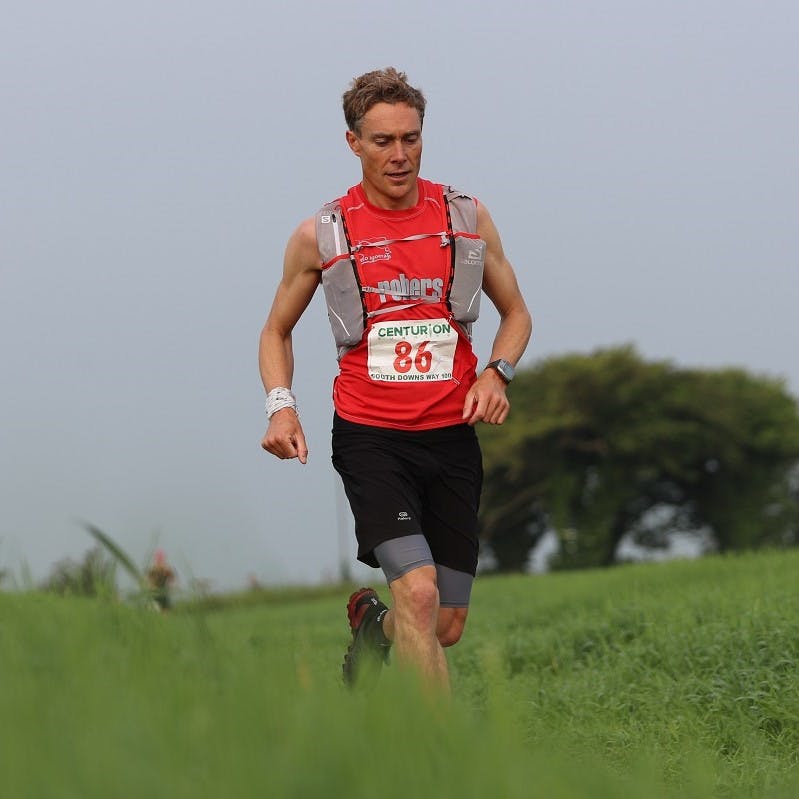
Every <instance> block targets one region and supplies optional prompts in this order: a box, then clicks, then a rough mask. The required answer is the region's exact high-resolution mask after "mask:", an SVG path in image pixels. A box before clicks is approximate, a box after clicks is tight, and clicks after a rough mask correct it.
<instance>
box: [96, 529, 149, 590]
mask: <svg viewBox="0 0 799 799" xmlns="http://www.w3.org/2000/svg"><path fill="white" fill-rule="evenodd" d="M83 527H84V529H85V530H86V532H87V533H89V535H91V536H93V537H94V538H95V539H96V540H97V541H98V542H99V543H100V544H102V545H103V546H104V547H105V548H106V549H107V550H108V551H109V552H110V553H111V554H112V555H113V556H114V558H115V559H116V560H117V562H118V563H120V564H121V565H122V566H123V568H124V569H125V571H127V573H128V574H129V575H130V576H131V577H132V578H133V579H134V580H135V581H136V583H137V584H138V585H139V587H141V588H146V586H147V580H146V578H145V576H144V574H142V572H141V569H139V567H138V566H136V564H135V563H134V562H133V559H132V558H131V557H130V555H128V553H127V552H125V550H124V549H122V547H121V546H119V544H117V542H116V541H114V539H113V538H111V536H110V535H108V534H107V533H104V532H103V531H102V530H101V529H100V528H99V527H95V526H94V525H93V524H90V523H89V522H84V523H83Z"/></svg>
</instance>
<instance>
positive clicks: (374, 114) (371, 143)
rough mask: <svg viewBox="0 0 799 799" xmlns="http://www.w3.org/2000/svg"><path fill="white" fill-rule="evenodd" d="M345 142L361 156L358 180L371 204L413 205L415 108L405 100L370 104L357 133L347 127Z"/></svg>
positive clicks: (418, 156) (418, 132) (418, 154)
mask: <svg viewBox="0 0 799 799" xmlns="http://www.w3.org/2000/svg"><path fill="white" fill-rule="evenodd" d="M347 143H348V144H349V146H350V148H351V149H352V151H353V152H354V153H355V155H357V156H358V158H360V159H361V168H362V169H363V181H362V184H363V188H364V191H365V192H366V198H367V199H368V200H369V202H370V203H372V205H376V206H377V207H378V208H390V209H394V210H397V209H401V208H412V207H413V206H414V205H416V203H417V202H418V199H419V196H418V195H419V193H418V188H417V185H416V178H417V177H418V175H419V167H420V165H421V161H422V123H421V120H420V119H419V112H418V111H417V110H416V109H415V108H411V107H410V106H409V105H406V104H405V103H396V104H394V105H391V104H389V103H378V104H377V105H374V106H372V107H371V108H370V109H369V110H368V111H367V112H366V114H365V115H364V118H363V120H362V122H361V130H360V133H357V134H356V133H354V132H353V131H351V130H348V131H347Z"/></svg>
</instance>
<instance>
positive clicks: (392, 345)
mask: <svg viewBox="0 0 799 799" xmlns="http://www.w3.org/2000/svg"><path fill="white" fill-rule="evenodd" d="M368 344H369V359H368V363H367V366H368V369H369V377H370V378H371V379H372V380H386V381H392V382H403V381H411V380H414V381H429V380H451V379H452V366H453V362H454V360H455V348H456V346H457V344H458V332H457V330H455V328H454V327H453V325H452V323H451V322H450V321H449V320H447V319H420V320H415V321H412V322H410V321H396V322H376V323H375V324H374V325H373V326H372V329H371V330H370V331H369V337H368Z"/></svg>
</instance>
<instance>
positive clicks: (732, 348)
mask: <svg viewBox="0 0 799 799" xmlns="http://www.w3.org/2000/svg"><path fill="white" fill-rule="evenodd" d="M798 23H799V4H797V3H796V2H795V0H778V1H776V2H754V0H753V1H752V2H735V1H734V0H733V1H732V2H731V1H730V0H727V1H725V2H722V1H721V0H719V1H718V2H707V1H705V0H691V1H690V2H683V1H681V0H677V1H675V2H668V3H666V2H647V1H646V0H629V1H627V2H622V1H621V0H606V2H602V3H596V2H588V0H586V1H585V2H569V1H568V0H559V1H558V2H544V3H530V4H521V3H510V2H506V1H505V0H498V1H497V2H493V3H484V2H480V3H477V2H469V0H467V1H466V2H461V3H457V4H455V3H440V4H432V3H428V2H420V0H407V2H405V3H403V4H401V5H400V6H397V5H396V4H390V5H388V4H387V5H385V6H383V5H381V4H375V3H369V4H362V3H357V2H355V3H347V4H341V3H337V4H330V3H319V2H311V3H297V4H293V3H291V4H290V3H268V2H261V3H257V2H243V1H242V0H226V2H224V3H221V2H220V3H212V2H209V1H208V0H192V2H188V1H187V0H183V1H182V2H163V0H159V2H155V0H137V2H135V3H133V2H117V3H102V2H88V0H75V1H74V2H71V3H40V2H30V1H28V2H25V3H22V2H12V3H11V4H10V5H9V4H7V5H6V6H5V7H4V13H3V24H2V27H0V108H2V124H1V125H0V170H1V172H0V202H1V203H2V206H1V208H0V211H1V213H0V269H2V272H1V273H0V356H1V361H0V365H1V367H2V372H1V373H0V374H2V391H0V453H1V456H0V457H2V460H1V461H0V508H1V509H2V511H1V512H0V569H2V568H10V569H12V570H13V571H14V572H15V573H17V574H19V573H20V570H21V566H22V564H23V563H26V564H28V566H29V567H30V568H31V570H32V572H33V574H34V576H35V577H36V578H37V579H39V578H41V577H43V576H45V575H46V574H47V572H48V571H49V569H50V567H51V566H52V564H53V563H54V562H55V561H56V560H58V559H59V558H62V557H65V556H70V557H73V558H79V557H81V556H82V554H83V553H84V552H85V550H86V549H88V548H89V546H90V545H91V543H92V541H91V539H89V537H88V536H87V535H86V533H85V532H83V530H82V529H81V527H80V525H79V523H78V520H80V519H87V520H89V521H91V522H93V523H94V524H97V525H98V526H100V527H101V528H103V529H104V530H106V531H107V532H109V533H110V534H111V535H113V536H114V537H115V538H116V539H117V540H118V541H119V542H120V543H121V544H122V545H123V546H124V547H125V548H126V549H127V550H128V551H130V552H131V554H133V555H134V557H135V558H136V559H137V560H142V559H143V558H144V557H145V554H146V553H147V552H148V550H150V549H151V547H152V546H153V545H154V544H156V543H157V544H159V545H161V546H162V547H164V548H165V549H166V551H167V554H168V555H169V556H170V558H172V559H173V560H174V562H175V563H176V565H177V567H178V570H179V572H180V575H181V578H182V579H183V582H184V584H185V582H186V580H187V579H188V577H189V576H190V575H194V576H196V577H201V578H208V579H211V580H212V582H213V585H214V587H215V588H217V589H226V588H233V587H238V586H243V585H244V584H245V582H246V580H247V577H248V575H255V576H257V577H258V578H259V579H261V580H262V581H265V582H316V581H319V580H321V579H325V578H328V577H332V576H334V575H335V574H336V571H337V564H338V558H339V551H340V544H339V535H338V530H339V527H340V525H341V522H340V519H342V518H344V519H345V520H346V514H345V513H344V512H343V510H342V507H341V503H340V501H339V500H340V494H339V493H338V489H337V479H338V478H337V477H335V476H334V472H333V470H332V467H331V466H330V462H329V458H330V442H329V429H330V421H331V414H332V403H331V400H330V388H331V383H332V379H333V376H334V373H335V350H334V347H333V344H332V340H331V338H330V335H329V330H328V326H327V319H326V315H325V311H324V307H323V305H322V303H321V301H320V298H318V297H317V298H316V299H315V300H314V302H313V303H312V305H311V307H310V309H309V311H308V312H307V314H306V316H305V317H304V318H303V320H302V321H301V323H300V326H299V328H298V329H297V331H296V334H295V353H296V357H297V369H296V378H295V390H296V393H297V396H298V401H299V403H300V411H301V414H302V418H303V423H304V425H305V429H306V433H307V435H308V437H309V440H310V446H311V457H310V462H309V464H308V465H307V466H305V467H302V466H301V465H300V464H298V463H297V462H291V463H285V462H279V461H277V460H274V459H272V458H271V456H268V455H266V454H265V453H263V452H262V451H261V450H260V447H259V442H260V439H261V436H262V434H263V431H264V428H265V418H264V414H263V391H262V388H261V385H260V380H259V377H258V373H257V364H256V348H257V340H258V335H259V332H260V328H261V326H262V324H263V321H264V318H265V315H266V313H267V310H268V307H269V304H270V302H271V298H272V294H273V291H274V288H275V285H276V281H277V279H278V276H279V272H280V268H281V260H282V252H283V247H284V244H285V241H286V239H287V237H288V236H289V234H290V233H291V231H292V230H293V228H294V227H295V226H296V224H297V223H298V222H299V221H300V220H301V219H302V218H304V217H307V216H310V215H311V214H312V213H313V212H314V211H315V209H316V208H317V207H318V206H319V205H321V203H322V202H324V201H326V200H329V199H332V198H334V197H336V196H338V195H339V194H341V193H343V192H344V191H345V190H346V189H347V188H348V187H349V186H351V185H352V184H353V183H355V182H357V180H358V179H359V170H358V162H357V161H356V159H355V158H354V157H353V156H352V155H351V154H350V153H349V151H348V150H347V148H346V144H345V141H344V122H343V118H342V114H341V108H340V98H341V94H342V92H343V91H344V90H345V89H346V87H347V84H348V83H349V81H350V80H351V78H352V77H353V76H355V75H357V74H360V73H362V72H364V71H367V70H369V69H374V68H377V67H382V66H386V65H388V64H392V65H396V66H398V67H399V68H401V69H404V70H406V71H407V72H408V75H409V77H410V79H411V81H412V82H413V83H414V84H415V85H418V86H419V87H421V88H422V89H423V90H424V91H425V93H426V95H427V98H428V113H427V117H426V120H425V131H424V134H425V156H424V159H423V168H422V174H423V175H424V176H425V177H428V178H430V179H433V180H438V181H442V182H447V183H452V184H454V185H457V186H459V187H461V188H463V189H464V190H467V191H470V192H472V193H474V194H476V195H477V196H478V197H479V198H480V199H481V200H482V201H483V202H484V203H485V204H486V205H487V206H488V208H489V209H490V210H491V213H492V215H493V217H494V219H495V221H496V223H497V225H498V227H499V229H500V232H501V234H502V237H503V242H504V245H505V249H506V252H507V254H508V256H509V258H510V259H511V261H512V262H513V263H514V265H515V267H516V269H517V272H518V274H519V279H520V283H521V286H522V290H523V292H524V293H525V296H526V297H527V300H528V303H529V305H530V307H531V309H532V311H533V313H534V317H535V325H536V328H535V334H534V339H533V342H532V344H531V346H530V348H529V350H528V354H527V356H526V362H527V363H532V362H533V361H534V360H536V359H538V358H541V357H544V356H547V355H552V354H557V353H564V352H570V351H580V352H588V351H591V350H593V349H595V348H597V347H604V346H610V345H615V344H620V343H625V342H632V343H634V344H635V345H636V346H637V347H638V349H639V351H640V352H641V353H642V354H643V355H644V356H646V357H650V358H663V359H670V360H672V361H674V362H675V363H678V364H682V365H688V366H702V367H721V366H727V365H737V366H743V367H746V368H748V369H750V370H752V371H754V372H756V373H762V374H768V375H773V376H781V377H784V378H785V379H786V381H787V385H788V387H789V388H790V390H791V391H792V393H794V395H796V394H797V392H799V365H797V359H796V356H795V348H796V345H795V342H796V311H795V307H796V302H797V297H798V296H799V268H797V266H798V265H797V254H798V253H799V246H798V245H799V225H797V211H799V148H797V141H799V93H798V92H797V76H798V75H799V48H797V46H796V42H797V40H799V24H798ZM495 327H496V316H495V315H494V314H493V313H491V312H486V313H484V317H483V318H482V319H481V322H480V323H479V327H478V332H477V336H476V344H477V349H478V355H479V356H480V358H481V360H482V361H484V360H485V357H486V356H487V355H488V350H489V348H490V340H491V338H492V336H493V333H494V330H495ZM348 524H349V523H348V521H346V525H345V526H348ZM345 549H346V555H347V556H348V557H350V558H352V557H353V553H354V545H353V543H352V542H351V541H348V543H347V546H346V548H345ZM369 572H370V570H368V569H367V570H364V572H360V573H364V574H369ZM356 573H359V572H356Z"/></svg>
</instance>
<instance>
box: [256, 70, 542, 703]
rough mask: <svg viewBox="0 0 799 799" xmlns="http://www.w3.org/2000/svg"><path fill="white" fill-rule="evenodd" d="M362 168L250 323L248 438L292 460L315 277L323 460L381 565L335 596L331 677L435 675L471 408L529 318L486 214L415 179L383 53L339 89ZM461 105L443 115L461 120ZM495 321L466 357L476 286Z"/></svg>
mask: <svg viewBox="0 0 799 799" xmlns="http://www.w3.org/2000/svg"><path fill="white" fill-rule="evenodd" d="M343 100H344V117H345V119H346V122H347V131H346V140H347V144H348V145H349V148H350V150H351V151H352V153H353V154H354V155H355V156H356V157H357V158H358V159H359V160H360V165H361V172H362V175H361V181H360V183H358V184H357V185H356V186H353V187H352V188H351V189H349V191H348V192H347V193H346V194H344V195H343V196H342V197H339V198H338V199H337V200H334V201H333V202H330V203H327V204H326V205H324V206H323V207H322V208H321V210H320V211H319V212H318V213H317V214H315V215H314V216H312V217H311V218H309V219H306V220H305V221H304V222H302V223H301V224H300V226H299V227H298V228H297V230H296V231H295V232H294V233H293V234H292V236H291V237H290V239H289V241H288V245H287V247H286V253H285V258H284V263H283V276H282V279H281V281H280V283H279V285H278V287H277V292H276V295H275V298H274V302H273V304H272V308H271V311H270V313H269V316H268V319H267V321H266V324H265V326H264V328H263V332H262V334H261V343H260V357H259V360H260V370H261V377H262V379H263V383H264V387H265V389H266V392H267V400H266V412H267V416H268V418H269V427H268V429H267V432H266V435H265V436H264V438H263V441H262V446H263V448H264V449H265V450H267V451H268V452H271V453H272V454H273V455H276V456H277V457H278V458H297V459H298V460H299V461H300V463H305V462H306V460H307V458H308V446H307V443H306V440H305V435H304V433H303V429H302V425H301V423H300V419H299V416H298V413H297V404H296V400H295V397H294V394H293V393H292V391H291V385H292V377H293V374H294V356H293V352H292V346H291V333H292V330H293V328H294V326H295V325H296V323H297V322H298V321H299V319H300V317H301V316H302V314H303V312H304V311H305V309H306V308H307V306H308V304H309V302H310V300H311V298H312V296H313V294H314V292H315V291H316V289H317V287H318V286H319V284H320V283H321V284H322V287H323V289H324V294H325V299H326V302H327V309H328V316H329V319H330V324H331V328H332V332H333V337H334V340H335V343H336V347H337V351H338V364H339V374H338V376H337V377H336V379H335V382H334V386H333V403H334V406H335V414H334V418H333V465H334V467H335V468H336V470H337V471H338V473H339V474H340V475H341V478H342V480H343V483H344V489H345V491H346V494H347V497H348V499H349V502H350V506H351V508H352V512H353V515H354V517H355V533H356V537H357V539H358V559H359V560H360V561H362V562H364V563H367V564H369V565H371V566H374V567H378V566H379V567H381V568H382V569H383V572H384V573H385V576H386V580H387V582H388V586H389V590H390V592H391V596H392V599H393V603H392V607H391V608H390V609H389V607H388V606H387V605H385V604H384V603H383V602H382V601H381V600H380V598H379V597H378V595H377V593H376V591H374V590H373V589H372V588H362V589H360V590H359V591H356V592H355V593H354V594H352V596H351V597H350V599H349V603H348V605H347V616H348V620H349V625H350V631H351V636H352V638H351V643H350V645H349V649H348V650H347V654H346V655H345V659H344V667H343V668H344V679H345V682H347V683H348V684H350V685H353V684H356V683H359V682H361V681H362V680H363V679H364V678H365V676H366V674H367V672H368V673H370V674H372V675H373V674H376V673H377V671H378V670H379V667H380V664H381V663H383V662H385V661H386V659H387V656H388V651H389V647H390V646H391V645H392V644H393V645H394V647H395V650H396V655H397V658H398V660H399V661H400V662H401V663H404V664H408V665H410V666H412V667H413V668H415V669H417V670H418V671H419V672H420V673H421V674H422V675H423V677H424V678H425V680H426V681H427V682H428V683H430V684H432V685H433V686H436V687H438V688H441V689H443V690H444V691H446V690H448V687H449V675H448V668H447V661H446V657H445V655H444V650H443V647H448V646H451V645H452V644H454V643H456V642H457V641H458V640H459V639H460V637H461V634H462V633H463V629H464V625H465V623H466V617H467V614H468V610H469V601H470V595H471V588H472V582H473V580H474V575H475V571H476V568H477V550H478V542H477V510H478V505H479V500H480V491H481V485H482V459H481V454H480V447H479V444H478V441H477V436H476V434H475V430H474V425H475V424H476V423H477V422H485V423H488V424H502V422H504V421H505V419H506V417H507V415H508V412H509V407H510V404H509V401H508V398H507V395H506V388H507V385H508V383H509V382H510V381H511V380H512V379H513V375H514V366H515V364H516V363H517V361H518V360H519V358H520V357H521V355H522V353H523V352H524V350H525V347H526V346H527V342H528V340H529V337H530V333H531V329H532V323H531V318H530V314H529V312H528V310H527V307H526V305H525V302H524V299H523V298H522V295H521V293H520V291H519V287H518V284H517V281H516V276H515V274H514V272H513V269H512V267H511V265H510V263H509V262H508V260H507V258H506V257H505V254H504V252H503V250H502V244H501V241H500V237H499V234H498V232H497V229H496V228H495V227H494V223H493V221H492V220H491V217H490V215H489V213H488V211H487V210H486V208H485V206H483V205H482V204H481V203H480V202H478V201H477V200H476V199H475V198H474V197H472V196H470V195H468V194H464V193H463V192H461V191H458V190H453V189H452V188H451V187H449V186H446V185H442V184H438V183H432V182H430V181H427V180H423V179H421V178H420V177H419V169H420V164H421V156H422V123H423V120H424V113H425V105H426V101H425V98H424V96H423V94H422V92H421V91H419V90H418V89H416V88H414V87H413V86H411V85H410V84H409V83H408V81H407V78H406V75H405V74H404V73H403V72H398V71H397V70H396V69H394V68H392V67H388V68H386V69H384V70H377V71H374V72H368V73H366V74H364V75H361V76H360V77H358V78H355V79H354V80H353V82H352V84H351V86H350V88H349V90H348V91H347V92H346V93H345V94H344V98H343ZM474 112H475V111H474V109H473V108H468V109H467V108H464V109H463V116H462V118H460V119H458V120H453V123H454V125H455V129H454V130H453V135H457V126H458V125H463V124H465V122H466V120H467V118H468V115H469V114H470V113H474ZM481 293H485V294H486V296H487V297H488V298H489V299H490V300H491V301H492V302H493V304H494V306H495V307H496V309H497V311H498V313H499V316H500V323H499V329H498V331H497V334H496V337H495V339H494V343H493V347H492V351H491V357H490V358H489V363H488V364H487V366H485V367H484V368H483V369H482V370H481V371H480V373H479V374H478V372H477V369H476V367H477V358H476V356H475V354H474V351H473V349H472V344H471V327H472V323H473V322H474V321H475V320H476V319H477V316H478V312H479V308H480V296H481Z"/></svg>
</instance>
